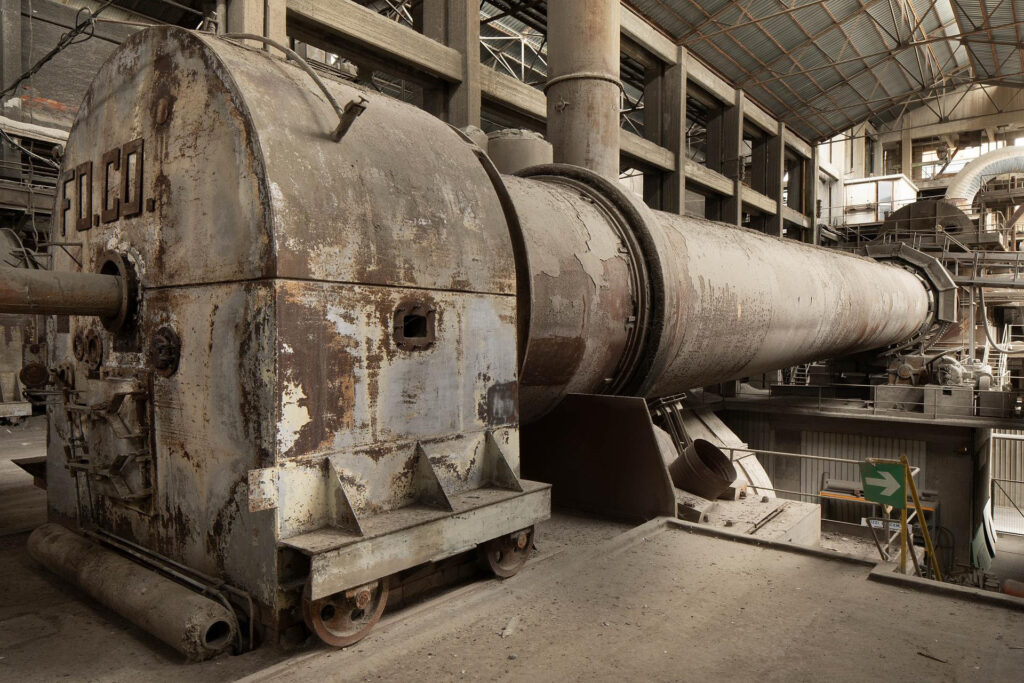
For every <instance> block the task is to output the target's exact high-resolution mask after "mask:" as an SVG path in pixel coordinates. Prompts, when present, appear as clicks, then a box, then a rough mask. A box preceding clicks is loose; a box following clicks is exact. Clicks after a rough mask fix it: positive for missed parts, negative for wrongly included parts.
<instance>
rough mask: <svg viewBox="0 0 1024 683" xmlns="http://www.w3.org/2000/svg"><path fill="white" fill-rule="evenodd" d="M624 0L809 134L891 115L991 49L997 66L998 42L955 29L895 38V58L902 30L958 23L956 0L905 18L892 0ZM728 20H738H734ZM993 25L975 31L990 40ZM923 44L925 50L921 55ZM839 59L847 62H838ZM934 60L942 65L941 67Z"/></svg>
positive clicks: (915, 1) (972, 3) (974, 7)
mask: <svg viewBox="0 0 1024 683" xmlns="http://www.w3.org/2000/svg"><path fill="white" fill-rule="evenodd" d="M1014 2H1019V0H1014ZM626 4H628V5H629V6H630V7H632V8H633V9H634V10H636V11H637V12H638V13H639V14H640V15H642V16H644V17H646V18H647V19H648V20H649V21H651V22H652V23H653V24H654V25H656V26H658V27H659V28H661V29H662V30H663V31H665V32H666V33H667V34H669V35H670V36H671V37H672V38H673V39H674V40H676V41H677V42H681V43H682V44H683V46H684V47H686V48H687V49H688V50H689V51H690V52H691V53H693V54H694V55H696V56H698V57H700V59H701V60H703V61H704V62H705V63H707V64H709V65H710V66H711V67H712V68H714V69H715V70H717V71H718V72H719V73H720V74H721V75H722V76H723V77H724V78H725V79H726V80H727V81H729V82H731V83H732V84H733V85H737V86H739V87H742V88H744V89H745V90H746V91H747V92H748V93H750V94H751V95H752V96H754V97H756V98H757V100H758V102H759V104H761V105H762V106H764V107H765V108H766V109H767V110H768V111H769V112H770V113H771V114H772V115H773V116H775V117H776V118H778V119H780V120H782V121H784V122H785V123H786V124H787V125H789V126H790V127H791V128H792V129H793V130H795V131H796V132H798V133H799V134H801V135H803V136H804V137H806V138H808V139H809V140H818V139H822V138H825V137H829V136H831V135H833V134H834V133H837V132H839V131H841V130H845V129H846V128H849V126H850V125H851V123H853V122H859V121H860V120H863V119H864V118H865V117H868V116H870V117H872V119H873V120H875V122H876V123H879V122H883V121H886V120H890V119H891V118H893V116H895V115H896V114H897V113H898V112H899V110H900V108H899V107H897V106H896V105H897V104H901V103H902V102H903V101H904V100H905V99H906V98H907V97H908V96H910V95H913V94H915V93H918V92H927V91H929V89H930V88H931V86H932V84H933V83H935V82H936V80H937V79H938V78H939V77H941V76H944V75H949V74H952V73H954V72H956V70H957V69H958V67H961V66H963V65H965V64H968V63H971V64H975V65H977V64H981V63H982V62H983V61H984V60H985V59H987V60H988V62H990V64H988V71H986V72H985V73H986V74H987V73H989V72H991V71H992V70H994V69H995V67H996V62H995V61H993V58H992V54H991V50H989V54H988V57H987V58H984V57H979V56H978V55H973V56H972V57H968V54H967V51H965V50H963V49H959V45H958V42H957V39H955V38H951V39H950V41H949V42H948V43H943V42H934V43H929V44H928V45H927V46H926V47H914V48H906V49H900V48H897V52H898V56H897V59H899V61H900V64H901V65H902V67H900V68H893V60H892V59H891V58H890V57H889V56H887V53H888V52H889V51H890V50H892V49H893V47H894V46H895V45H896V39H895V37H894V35H895V34H897V33H898V34H899V38H900V41H901V42H903V43H905V42H906V41H907V38H908V36H909V34H910V31H911V28H912V27H913V28H915V29H916V31H915V33H914V37H915V38H917V39H921V38H928V37H934V36H937V35H938V36H941V35H949V34H956V33H957V25H956V22H958V21H961V16H960V14H958V13H954V9H953V4H952V2H951V0H909V2H908V9H910V10H912V11H910V12H908V13H907V15H906V18H904V17H903V14H902V12H901V11H897V12H896V16H897V25H898V28H897V25H894V23H893V14H892V10H891V9H890V6H889V5H887V4H885V3H867V4H865V3H864V2H862V0H829V1H828V3H827V4H825V5H817V4H812V3H810V2H806V3H804V5H805V6H801V5H800V4H798V5H796V6H795V8H790V9H793V10H794V11H790V12H787V13H782V12H785V11H786V7H787V5H784V4H780V3H779V2H778V0H744V2H742V3H740V2H737V1H736V0H732V1H731V2H728V1H725V0H713V1H702V2H697V1H696V0H627V2H626ZM959 4H960V5H961V6H963V7H966V9H965V10H964V11H966V12H971V13H973V14H974V16H975V17H978V16H980V15H981V14H982V13H981V10H980V7H979V2H978V0H960V1H959ZM1002 4H1003V5H1005V7H1001V8H990V9H998V12H997V14H998V16H999V17H1001V16H1002V15H1003V14H1005V13H1006V12H1007V11H1008V8H1009V6H1010V5H1011V4H1012V3H1009V2H1006V3H1002ZM1011 11H1012V10H1011ZM993 21H998V19H994V20H993ZM737 25H738V26H737ZM961 25H962V21H961ZM991 25H996V24H991ZM730 26H737V28H734V29H733V30H729V27H730ZM944 27H945V28H944ZM964 30H967V29H964ZM990 33H993V32H992V31H988V32H987V33H983V34H979V35H978V37H977V38H976V39H979V40H980V39H984V40H991V39H992V36H991V35H988V34H990ZM1011 34H1012V35H1010V37H1009V38H1006V39H1005V40H1009V41H1010V42H1013V41H1015V40H1016V39H1015V38H1014V37H1013V35H1015V33H1012V29H1011ZM1008 48H1009V49H1010V50H1013V49H1014V47H1013V46H1012V45H1011V46H1008ZM928 50H933V51H934V53H935V56H936V60H932V59H931V58H930V56H928V57H927V58H926V54H925V53H926V52H927V51H928ZM916 51H920V52H921V59H920V60H919V59H918V56H917V54H915V52H916ZM867 55H872V56H867ZM860 56H865V58H864V59H861V58H860ZM835 62H843V63H842V64H838V65H835V66H833V65H834V64H835ZM1020 62H1021V60H1019V59H1013V58H1010V59H1007V60H1006V63H1005V64H1004V65H1003V69H1004V71H1003V73H1004V74H1006V73H1011V72H1013V70H1014V69H1016V72H1014V73H1016V74H1018V75H1019V71H1020ZM936 63H937V64H939V65H941V67H942V70H943V71H944V72H945V73H944V74H939V73H934V72H935V71H937V69H936ZM922 64H923V65H924V66H923V68H922ZM1014 64H1016V66H1014ZM837 69H838V70H837ZM922 70H923V71H924V73H922ZM840 72H841V73H842V75H840ZM858 74H862V75H861V76H859V77H858V83H857V85H856V86H855V88H853V89H849V88H847V90H846V92H845V93H841V94H839V93H836V90H837V89H838V88H842V86H843V84H842V81H843V80H844V79H848V78H852V77H854V76H857V75H858ZM982 75H983V76H984V74H982ZM947 85H948V83H947ZM868 95H871V96H870V97H868ZM865 100H871V101H870V102H865ZM815 107H817V108H818V109H819V110H820V111H815Z"/></svg>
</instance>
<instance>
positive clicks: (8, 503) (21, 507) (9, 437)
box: [0, 416, 46, 536]
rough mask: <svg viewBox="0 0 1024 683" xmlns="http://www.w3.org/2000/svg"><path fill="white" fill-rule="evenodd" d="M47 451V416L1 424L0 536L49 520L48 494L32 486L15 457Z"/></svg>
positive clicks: (29, 478)
mask: <svg viewBox="0 0 1024 683" xmlns="http://www.w3.org/2000/svg"><path fill="white" fill-rule="evenodd" d="M45 454H46V419H45V418H43V417H42V416H40V417H34V418H30V419H28V420H25V421H24V422H22V423H21V424H20V425H18V426H16V427H11V426H7V425H0V536H3V535H6V534H10V533H14V532H18V531H25V530H29V529H34V528H36V527H37V526H39V525H40V524H42V523H43V522H45V521H46V493H45V492H44V491H42V490H40V489H38V488H36V487H35V486H33V485H32V477H30V476H28V475H27V474H26V473H25V472H24V471H23V470H22V469H21V468H20V467H18V466H17V465H15V464H14V463H13V462H11V461H12V460H14V459H16V458H31V457H36V456H40V455H45Z"/></svg>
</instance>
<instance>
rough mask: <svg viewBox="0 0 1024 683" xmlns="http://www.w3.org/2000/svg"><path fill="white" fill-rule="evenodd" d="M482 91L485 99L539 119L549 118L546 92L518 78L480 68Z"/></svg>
mask: <svg viewBox="0 0 1024 683" xmlns="http://www.w3.org/2000/svg"><path fill="white" fill-rule="evenodd" d="M480 92H481V94H482V96H483V97H484V98H485V99H488V100H490V101H492V102H494V103H496V104H500V105H501V106H503V107H508V108H509V109H512V110H514V111H517V112H519V113H521V114H526V115H527V116H530V117H532V118H535V119H537V120H538V121H544V119H545V118H547V115H548V103H547V100H546V99H545V98H544V93H542V92H541V91H540V90H537V89H536V88H534V87H533V86H530V85H527V84H526V83H523V82H522V81H520V80H519V79H518V78H512V77H511V76H509V75H507V74H503V73H499V72H497V71H495V70H494V69H490V68H487V67H483V68H481V69H480Z"/></svg>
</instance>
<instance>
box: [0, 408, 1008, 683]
mask: <svg viewBox="0 0 1024 683" xmlns="http://www.w3.org/2000/svg"><path fill="white" fill-rule="evenodd" d="M26 433H32V428H29V429H28V431H27V432H26ZM12 434H15V436H13V437H12V435H11V434H2V433H0V460H3V459H6V458H7V457H8V456H9V454H10V453H11V452H13V451H16V450H20V449H24V448H28V447H27V446H21V445H20V444H22V443H31V440H30V439H28V438H23V436H24V434H23V433H20V432H17V431H16V430H14V431H12ZM13 444H17V445H16V446H15V445H13ZM15 457H20V456H17V455H16V456H15ZM15 474H16V473H13V472H11V471H9V470H8V469H7V468H6V466H4V465H3V463H0V491H3V492H4V497H3V498H0V518H2V519H4V520H5V521H4V525H5V526H4V528H8V529H15V528H18V527H17V525H18V524H21V523H23V522H22V521H18V520H31V519H33V515H39V514H41V513H40V511H39V510H25V509H20V510H19V511H18V513H17V514H16V515H14V514H11V512H12V511H11V509H10V508H11V501H19V504H20V503H24V501H25V500H26V499H25V498H23V497H22V496H23V495H27V493H25V492H22V493H20V494H17V495H13V496H12V497H11V498H10V499H8V497H7V493H8V492H10V491H15V492H17V491H20V490H21V485H20V483H19V484H17V485H16V480H17V479H18V478H19V477H16V476H15ZM20 480H21V483H24V482H26V481H28V477H27V476H21V477H20ZM37 500H38V497H37ZM26 537H27V534H26V533H24V532H22V533H14V534H10V533H8V534H7V535H4V536H0V577H3V579H2V580H0V681H7V680H10V681H34V680H54V679H60V678H72V679H74V680H82V681H115V680H128V679H138V678H139V677H140V676H141V677H144V678H145V679H146V680H153V681H164V680H167V681H180V680H183V679H188V680H190V681H194V682H195V683H200V682H202V681H214V680H216V681H223V680H238V679H247V680H254V681H256V680H259V681H266V680H273V681H298V680H310V679H321V680H355V681H361V680H422V681H427V680H429V681H433V680H492V679H501V680H554V679H564V680H584V679H586V680H622V679H649V680H720V679H724V678H743V679H754V680H786V681H792V680H821V679H823V678H829V679H832V680H839V681H844V680H865V679H875V678H883V677H884V678H892V679H904V680H906V679H909V680H949V681H958V680H986V681H1017V680H1020V671H1021V670H1024V628H1022V626H1024V612H1022V611H1018V610H1013V609H1007V608H1005V607H997V606H992V605H987V604H981V603H979V602H977V601H973V600H968V599H963V598H959V597H950V596H947V595H936V594H933V593H928V592H922V591H919V590H915V589H913V588H912V587H909V586H891V585H886V584H882V583H878V582H876V581H871V580H868V577H869V572H870V570H871V567H870V566H868V565H866V564H864V563H862V562H857V561H852V560H845V559H840V558H839V556H838V555H837V556H835V557H831V558H830V557H828V556H826V555H825V554H819V555H811V554H807V553H806V552H801V551H798V550H796V549H792V548H787V547H785V546H778V547H759V546H755V545H750V544H748V543H741V542H737V541H735V540H729V539H727V538H722V537H714V536H707V535H704V533H697V532H695V531H694V530H692V529H691V528H688V527H685V526H679V525H676V524H675V523H668V522H653V523H649V524H648V525H645V526H643V527H639V528H636V529H628V528H627V527H624V526H623V525H616V524H608V523H605V522H598V521H594V520H587V519H581V518H578V517H572V516H569V515H556V517H555V518H554V519H553V520H552V522H550V523H548V524H546V525H544V526H543V527H542V528H541V529H539V531H538V541H537V543H538V552H537V554H536V556H535V558H534V559H532V560H531V562H530V564H529V565H528V566H527V568H526V569H524V570H523V571H522V572H521V573H520V574H519V575H518V576H516V577H514V578H512V579H509V580H506V581H496V580H476V581H473V582H472V583H469V584H467V585H463V586H461V587H456V588H454V589H452V590H448V591H445V592H444V593H442V594H440V595H437V596H435V597H432V598H429V599H427V600H424V601H422V602H420V603H418V604H414V605H412V606H409V607H405V608H403V609H400V610H398V611H396V612H394V613H391V614H387V615H385V617H384V619H383V620H382V621H381V623H380V624H379V625H378V626H377V628H376V629H375V630H374V632H373V633H371V635H370V636H369V637H367V638H366V639H365V640H363V641H362V642H360V643H358V644H357V645H355V646H353V647H350V648H347V649H345V650H329V649H327V648H324V647H322V646H319V645H317V644H315V643H309V644H307V646H306V647H305V648H304V649H302V650H300V651H297V652H290V653H284V652H280V651H277V650H274V649H271V648H264V649H261V650H259V651H257V652H254V653H250V654H246V655H242V656H239V657H222V658H220V659H218V660H214V661H212V662H205V663H202V664H183V663H182V662H181V660H180V657H179V656H178V655H177V654H176V653H174V652H173V651H170V650H168V649H167V648H165V647H163V646H162V645H160V644H159V643H157V642H155V641H153V640H152V639H151V638H149V637H148V636H145V635H143V634H139V633H137V632H136V631H135V630H134V629H133V627H132V626H131V625H130V624H128V623H127V622H124V621H123V620H120V619H119V618H117V617H116V616H115V615H112V614H110V613H108V612H107V611H106V610H104V609H103V608H101V607H99V606H97V605H95V604H92V603H90V602H88V601H86V600H84V599H82V598H81V596H80V595H78V594H76V593H75V592H74V591H73V590H72V589H71V588H70V587H68V586H66V585H65V584H63V583H61V582H60V581H59V580H57V579H56V578H54V577H52V576H50V575H48V574H46V573H45V572H42V571H41V570H39V569H38V568H37V567H36V566H35V565H34V563H33V562H32V561H31V559H30V558H29V557H28V556H27V554H26V552H25V550H24V543H25V539H26ZM503 632H504V633H505V637H503V636H502V633H503Z"/></svg>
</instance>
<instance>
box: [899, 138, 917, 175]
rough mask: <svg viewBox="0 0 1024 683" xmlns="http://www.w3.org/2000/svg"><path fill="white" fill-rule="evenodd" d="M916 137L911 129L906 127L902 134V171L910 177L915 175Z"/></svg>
mask: <svg viewBox="0 0 1024 683" xmlns="http://www.w3.org/2000/svg"><path fill="white" fill-rule="evenodd" d="M913 150H914V139H913V137H912V136H911V135H910V129H904V130H903V133H902V134H901V135H900V173H902V174H903V175H905V176H907V177H908V178H913V177H914V157H913Z"/></svg>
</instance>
